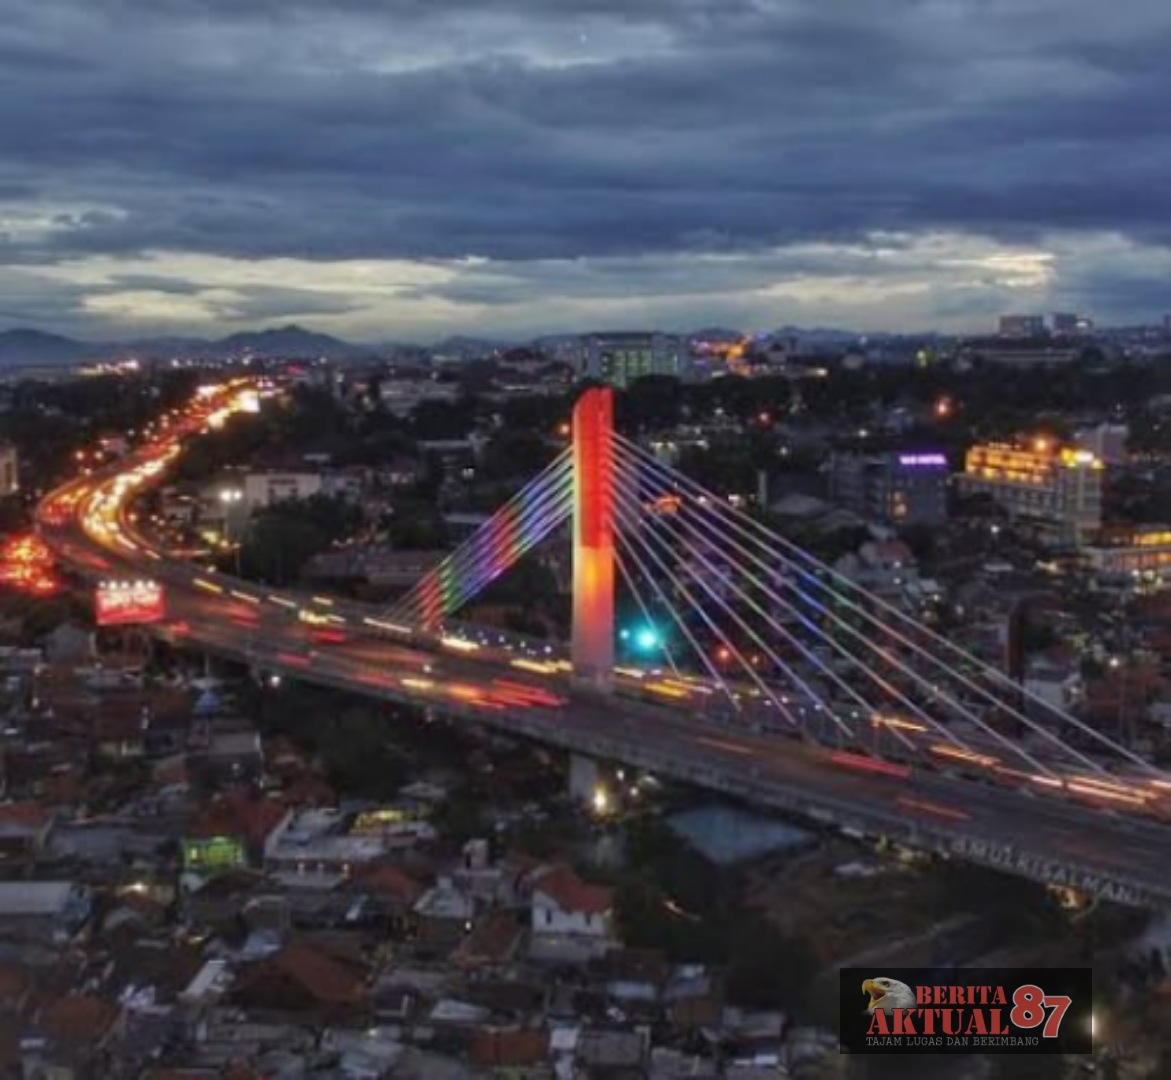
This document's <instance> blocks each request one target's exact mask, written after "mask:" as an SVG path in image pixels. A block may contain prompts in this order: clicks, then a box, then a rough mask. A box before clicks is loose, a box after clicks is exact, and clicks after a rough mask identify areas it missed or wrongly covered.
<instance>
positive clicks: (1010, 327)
mask: <svg viewBox="0 0 1171 1080" xmlns="http://www.w3.org/2000/svg"><path fill="white" fill-rule="evenodd" d="M999 333H1000V336H1001V337H1011V338H1033V337H1041V335H1043V334H1044V333H1045V317H1044V316H1043V315H1001V316H1000V329H999Z"/></svg>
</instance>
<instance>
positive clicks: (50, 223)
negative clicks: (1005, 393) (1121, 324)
mask: <svg viewBox="0 0 1171 1080" xmlns="http://www.w3.org/2000/svg"><path fill="white" fill-rule="evenodd" d="M1168 55H1171V4H1168V3H1166V0H1121V2H1120V3H1116V4H1113V5H1104V4H1103V3H1102V2H1101V0H808V2H807V0H508V2H500V0H281V2H278V0H35V2H33V0H0V81H2V86H0V250H2V254H3V257H2V259H0V328H3V327H4V326H11V325H17V324H30V325H36V326H40V327H42V328H45V329H54V330H60V331H64V332H68V333H77V334H88V335H90V336H97V337H114V336H125V335H138V334H154V333H160V332H178V333H186V332H195V333H214V332H228V331H231V330H236V329H240V328H243V327H249V326H260V325H269V324H273V323H277V322H287V321H293V320H296V321H302V322H306V323H310V324H312V325H313V326H315V327H319V328H321V329H324V330H330V331H334V332H337V333H341V334H347V335H349V336H351V337H356V338H361V339H368V340H378V339H396V338H401V339H412V338H415V339H417V338H429V337H438V336H442V335H445V334H447V333H449V332H461V333H485V334H494V333H499V334H515V333H527V332H530V331H547V330H555V329H568V330H573V329H589V328H597V327H602V326H605V327H619V326H625V327H634V326H649V325H660V326H664V327H670V328H680V329H682V328H685V327H689V326H690V327H694V326H697V325H701V324H710V323H730V324H733V325H737V326H743V327H753V328H763V327H772V326H779V325H782V324H784V323H801V324H805V325H812V324H822V325H825V324H835V325H846V326H853V327H855V328H858V329H897V328H903V327H906V328H926V327H939V328H943V329H969V328H970V329H982V328H986V327H988V326H990V325H991V323H992V320H993V318H994V316H995V315H996V314H997V313H998V312H1001V311H1008V310H1026V311H1032V310H1037V311H1047V310H1067V309H1068V310H1077V311H1085V312H1087V313H1089V314H1092V315H1095V316H1097V317H1099V318H1100V319H1102V320H1106V321H1121V320H1130V319H1139V318H1152V317H1158V316H1161V314H1162V312H1163V311H1164V310H1171V281H1169V278H1171V274H1169V273H1168V272H1169V271H1171V255H1169V253H1168V246H1167V245H1168V241H1169V239H1171V138H1169V136H1168V127H1169V126H1171V106H1169V104H1168V103H1169V102H1171V63H1168V61H1167V57H1168Z"/></svg>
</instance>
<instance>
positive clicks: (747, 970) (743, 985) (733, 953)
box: [727, 917, 821, 1010]
mask: <svg viewBox="0 0 1171 1080" xmlns="http://www.w3.org/2000/svg"><path fill="white" fill-rule="evenodd" d="M730 946H731V947H730V950H729V954H728V982H727V991H728V998H729V1000H731V1001H732V1002H733V1003H735V1004H737V1005H742V1006H744V1007H746V1008H758V1009H778V1008H783V1009H790V1010H801V1009H804V1008H807V1007H808V1004H809V1002H808V987H809V985H810V984H811V983H812V982H813V980H814V978H815V977H816V976H817V973H818V971H819V970H820V967H821V965H820V962H819V961H818V959H817V956H816V954H815V953H814V951H813V949H812V948H811V947H810V946H809V944H808V943H807V942H806V941H804V940H803V939H801V938H796V937H790V936H787V935H785V934H782V933H781V932H780V931H779V930H778V929H777V928H776V927H775V926H773V925H772V923H770V922H767V921H765V920H764V919H762V918H760V917H756V918H748V919H742V920H740V921H739V922H738V923H737V925H736V927H735V928H734V930H733V932H732V935H731V942H730Z"/></svg>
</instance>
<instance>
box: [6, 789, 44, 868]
mask: <svg viewBox="0 0 1171 1080" xmlns="http://www.w3.org/2000/svg"><path fill="white" fill-rule="evenodd" d="M56 820H57V815H56V813H55V812H54V811H53V810H52V809H51V808H50V807H47V806H43V805H41V804H40V803H38V802H9V803H0V866H11V865H16V864H24V863H29V862H32V861H34V860H35V859H36V858H37V857H38V856H39V855H40V854H41V852H42V851H44V850H45V845H46V844H47V843H48V840H49V834H50V833H51V832H52V831H53V825H54V824H55V822H56Z"/></svg>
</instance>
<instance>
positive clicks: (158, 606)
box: [95, 581, 166, 626]
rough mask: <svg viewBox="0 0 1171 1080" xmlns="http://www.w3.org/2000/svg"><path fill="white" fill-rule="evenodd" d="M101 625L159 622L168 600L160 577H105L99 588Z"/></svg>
mask: <svg viewBox="0 0 1171 1080" xmlns="http://www.w3.org/2000/svg"><path fill="white" fill-rule="evenodd" d="M95 609H96V617H97V623H98V626H133V625H138V624H142V623H156V622H160V621H161V620H162V619H163V617H164V614H165V609H166V604H165V602H164V597H163V587H162V585H160V584H159V583H158V582H157V581H103V582H102V583H101V584H100V585H99V586H98V589H97V594H96V597H95Z"/></svg>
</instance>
